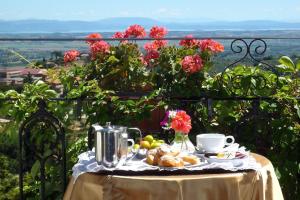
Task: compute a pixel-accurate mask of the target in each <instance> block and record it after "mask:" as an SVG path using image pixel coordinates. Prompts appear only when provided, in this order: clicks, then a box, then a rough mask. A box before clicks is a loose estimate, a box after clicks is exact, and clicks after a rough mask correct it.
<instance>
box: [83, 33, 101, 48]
mask: <svg viewBox="0 0 300 200" xmlns="http://www.w3.org/2000/svg"><path fill="white" fill-rule="evenodd" d="M86 38H87V39H101V38H102V35H100V34H99V33H92V34H89V35H88V36H87V37H86ZM95 42H97V40H87V41H86V43H88V44H89V45H92V44H94V43H95Z"/></svg>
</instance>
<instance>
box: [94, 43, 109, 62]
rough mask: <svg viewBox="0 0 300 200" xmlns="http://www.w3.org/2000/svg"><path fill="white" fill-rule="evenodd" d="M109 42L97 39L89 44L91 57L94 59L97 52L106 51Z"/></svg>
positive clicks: (107, 50)
mask: <svg viewBox="0 0 300 200" xmlns="http://www.w3.org/2000/svg"><path fill="white" fill-rule="evenodd" d="M109 48H110V46H109V44H108V43H107V42H105V41H97V42H95V43H93V44H92V45H91V46H90V51H91V54H92V58H93V59H95V58H96V56H97V54H99V53H108V52H109Z"/></svg>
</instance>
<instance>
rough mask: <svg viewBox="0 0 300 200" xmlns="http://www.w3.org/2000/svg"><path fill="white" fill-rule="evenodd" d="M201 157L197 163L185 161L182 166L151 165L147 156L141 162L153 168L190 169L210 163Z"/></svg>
mask: <svg viewBox="0 0 300 200" xmlns="http://www.w3.org/2000/svg"><path fill="white" fill-rule="evenodd" d="M199 159H200V161H199V162H198V163H196V164H190V163H188V162H184V166H182V167H164V166H158V165H151V164H149V163H147V158H144V159H142V160H141V162H143V164H144V165H147V166H149V167H152V168H156V169H166V170H173V169H190V168H194V167H200V166H204V165H207V164H208V162H207V161H206V160H201V158H199Z"/></svg>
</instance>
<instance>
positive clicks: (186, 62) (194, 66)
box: [181, 54, 203, 74]
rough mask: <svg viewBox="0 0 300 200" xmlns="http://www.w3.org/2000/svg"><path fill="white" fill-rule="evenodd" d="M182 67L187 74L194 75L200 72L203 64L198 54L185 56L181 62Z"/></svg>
mask: <svg viewBox="0 0 300 200" xmlns="http://www.w3.org/2000/svg"><path fill="white" fill-rule="evenodd" d="M181 66H182V69H183V70H184V71H185V72H186V73H190V74H192V73H195V72H198V71H200V70H201V69H202V68H203V62H202V59H201V57H200V56H199V55H198V54H196V55H193V56H185V57H184V59H183V60H182V61H181Z"/></svg>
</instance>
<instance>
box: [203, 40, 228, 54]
mask: <svg viewBox="0 0 300 200" xmlns="http://www.w3.org/2000/svg"><path fill="white" fill-rule="evenodd" d="M198 46H199V48H200V49H201V51H210V52H212V53H219V52H223V51H224V46H223V45H222V44H221V43H219V42H217V41H215V40H212V39H207V40H201V41H199V43H198Z"/></svg>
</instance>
